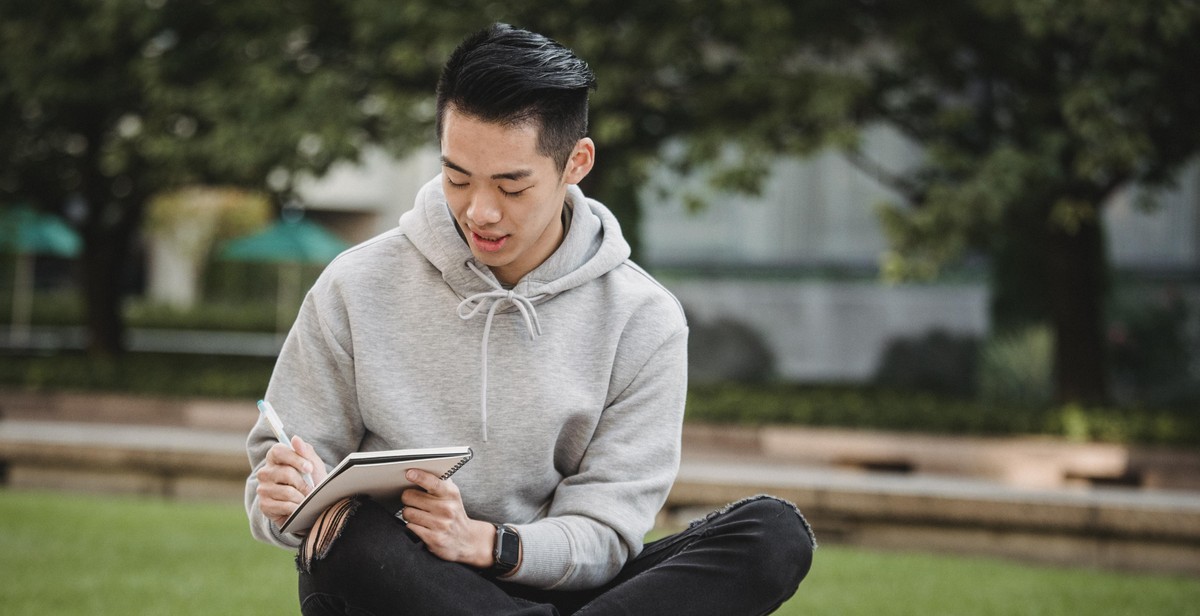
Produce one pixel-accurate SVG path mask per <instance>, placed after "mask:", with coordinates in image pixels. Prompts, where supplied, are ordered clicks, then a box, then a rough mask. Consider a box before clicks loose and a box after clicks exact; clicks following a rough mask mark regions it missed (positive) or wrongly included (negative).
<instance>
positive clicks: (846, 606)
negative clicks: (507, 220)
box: [0, 491, 1200, 616]
mask: <svg viewBox="0 0 1200 616" xmlns="http://www.w3.org/2000/svg"><path fill="white" fill-rule="evenodd" d="M0 572H2V575H0V605H3V606H4V608H3V610H4V613H5V614H15V615H23V614H65V615H69V614H173V615H174V614H184V615H186V614H288V613H295V612H296V611H297V602H296V594H295V572H294V569H293V566H292V559H291V555H290V554H288V553H287V552H285V551H283V550H279V549H276V548H272V547H268V546H265V545H262V544H259V543H257V542H255V541H254V540H252V539H251V538H250V536H249V532H248V530H247V526H246V522H245V518H244V516H243V513H242V510H241V508H240V507H239V506H238V505H236V504H211V503H207V504H197V503H181V502H168V501H162V500H148V499H139V498H123V497H96V496H79V495H66V494H55V493H39V492H22V491H16V492H14V491H0ZM1197 606H1200V580H1196V579H1188V578H1183V577H1173V576H1155V575H1133V574H1123V573H1121V574H1119V573H1111V572H1099V571H1091V570H1086V569H1064V568H1050V567H1037V566H1028V565H1022V564H1016V563H1011V562H1004V561H997V560H990V559H972V558H961V557H950V556H937V555H929V554H902V553H878V552H872V551H868V550H861V549H852V548H846V547H839V546H826V547H822V548H821V549H820V550H818V551H817V557H816V560H815V563H814V566H813V570H812V573H811V574H810V575H809V577H808V579H807V580H805V582H804V584H803V585H802V586H801V587H800V592H799V593H798V594H797V595H796V596H795V597H794V598H793V599H792V600H791V601H789V602H788V603H787V604H786V605H785V606H784V607H783V608H782V609H781V610H780V611H779V612H777V613H778V614H781V615H795V616H799V615H801V614H803V615H811V614H838V615H841V616H852V615H855V614H863V615H872V616H875V615H880V614H886V615H889V616H904V615H907V614H914V615H915V614H921V615H938V614H968V615H989V614H997V615H999V614H1005V615H1008V614H1013V615H1022V616H1025V615H1035V616H1042V615H1047V616H1048V615H1056V614H1062V615H1068V614H1070V615H1072V616H1073V615H1075V614H1089V616H1104V615H1110V614H1111V615H1117V614H1120V615H1131V616H1132V615H1138V616H1145V615H1151V614H1164V615H1166V614H1170V615H1182V614H1196V613H1198V612H1200V607H1197Z"/></svg>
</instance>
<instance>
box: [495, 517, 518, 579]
mask: <svg viewBox="0 0 1200 616" xmlns="http://www.w3.org/2000/svg"><path fill="white" fill-rule="evenodd" d="M520 550H521V538H520V537H518V536H517V534H516V533H515V532H513V531H512V530H509V529H508V528H505V527H503V526H498V527H496V554H495V557H496V568H498V569H504V570H506V571H507V570H510V569H512V568H513V567H516V566H517V560H518V559H519V558H520V554H521V551H520Z"/></svg>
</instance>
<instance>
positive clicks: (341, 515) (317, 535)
mask: <svg viewBox="0 0 1200 616" xmlns="http://www.w3.org/2000/svg"><path fill="white" fill-rule="evenodd" d="M361 502H362V501H361V500H359V499H357V498H354V497H350V498H344V499H342V500H340V501H338V502H336V503H334V504H332V505H330V506H329V508H328V509H326V510H325V511H323V512H322V513H321V515H320V517H318V518H317V522H316V523H315V524H313V527H312V529H310V530H309V531H308V537H306V538H305V539H304V544H303V545H301V546H300V552H299V553H298V554H297V555H296V568H297V569H299V570H300V571H301V572H302V573H312V564H313V562H314V561H317V560H321V559H323V558H325V556H326V555H328V554H329V549H330V548H331V547H333V543H334V542H335V541H337V538H338V537H339V536H341V534H342V529H343V528H345V526H346V521H347V520H348V519H349V518H350V516H352V515H354V512H355V510H357V509H358V506H359V505H360V504H361Z"/></svg>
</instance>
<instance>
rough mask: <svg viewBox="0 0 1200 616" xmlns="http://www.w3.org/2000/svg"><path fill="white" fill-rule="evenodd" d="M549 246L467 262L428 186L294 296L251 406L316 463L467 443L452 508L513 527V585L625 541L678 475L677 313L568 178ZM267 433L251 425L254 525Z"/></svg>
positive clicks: (286, 542)
mask: <svg viewBox="0 0 1200 616" xmlns="http://www.w3.org/2000/svg"><path fill="white" fill-rule="evenodd" d="M567 200H568V204H569V206H570V207H571V208H572V212H573V215H572V216H571V220H570V227H569V229H568V231H567V233H566V236H565V238H564V239H563V243H562V245H561V246H559V248H558V250H557V251H555V252H554V254H552V255H551V256H550V258H548V259H547V260H546V261H545V262H544V263H542V264H541V265H540V266H539V267H537V268H536V269H535V270H533V271H532V272H530V273H529V274H528V275H526V276H525V277H524V278H523V279H521V280H520V281H519V282H518V283H517V284H516V286H514V287H513V288H511V289H505V288H503V287H502V286H501V285H500V284H499V283H498V282H497V280H496V279H495V277H494V276H492V274H491V272H490V270H488V268H487V267H486V266H484V265H483V264H481V263H479V262H477V261H475V260H474V259H473V258H472V255H471V252H470V249H469V248H468V247H467V245H466V243H465V241H464V240H463V239H462V237H461V236H460V235H459V233H458V229H457V226H456V224H455V222H454V219H453V217H452V216H451V214H450V211H449V208H448V206H447V204H446V200H445V196H444V195H443V193H442V189H441V179H440V177H439V178H434V179H433V180H432V181H431V182H429V183H428V184H426V185H425V187H423V188H422V189H421V191H420V192H419V193H418V195H417V199H416V204H415V206H414V207H413V209H412V210H410V211H408V212H407V213H405V214H404V215H403V216H402V217H401V218H400V225H399V227H397V228H396V229H393V230H392V231H390V232H387V233H384V234H383V235H380V236H378V237H376V238H374V239H372V240H369V241H367V242H365V243H363V244H360V245H358V246H356V247H354V248H351V249H350V250H348V251H346V252H345V253H343V254H342V255H341V256H339V257H338V258H337V259H336V260H334V262H333V263H331V264H330V265H329V267H328V268H326V270H325V272H324V273H323V274H322V275H321V277H320V279H318V281H317V283H316V284H315V285H314V286H313V288H312V290H311V291H310V292H309V293H308V296H307V297H306V298H305V301H304V304H303V306H302V307H301V309H300V314H299V316H298V317H297V319H296V323H295V325H294V326H293V327H292V330H291V332H290V334H289V335H288V338H287V341H286V342H285V344H284V346H283V350H282V352H281V353H280V356H279V361H278V363H277V364H276V367H275V372H274V374H273V375H272V377H271V383H270V386H269V387H268V390H267V399H268V400H270V402H271V403H272V404H273V406H274V407H275V408H276V410H277V411H278V412H279V415H280V416H281V417H282V419H283V422H284V425H285V426H286V427H287V429H288V430H289V431H290V432H292V433H295V434H299V435H300V436H301V437H303V438H304V439H305V440H306V441H308V442H310V443H312V445H313V446H314V447H315V448H316V451H317V453H318V454H319V455H320V456H321V459H322V460H324V461H325V463H326V465H327V466H330V467H332V466H333V465H334V464H336V463H337V462H338V461H339V460H341V459H342V457H344V456H345V455H346V454H348V453H351V452H353V451H369V450H380V449H400V448H410V447H439V446H450V445H469V446H471V447H472V449H473V450H474V452H475V458H474V459H473V460H472V461H471V462H470V463H469V464H467V465H466V466H465V467H463V468H462V470H460V471H458V473H457V474H455V475H454V479H453V481H454V482H455V484H457V485H458V487H459V489H460V490H461V492H462V495H463V503H464V505H465V507H466V511H467V514H468V515H469V516H471V517H472V518H474V519H479V520H485V521H489V522H497V523H508V524H512V525H514V526H515V527H516V528H517V530H518V532H519V533H520V535H521V541H522V549H523V561H522V565H521V568H520V570H519V571H518V572H517V574H516V575H515V576H514V577H513V578H512V581H514V582H517V583H521V584H526V585H530V586H535V587H540V588H557V589H564V590H566V589H580V588H590V587H595V586H598V585H601V584H603V583H605V582H607V581H608V580H610V579H611V578H612V577H613V576H614V575H616V573H617V572H618V571H619V570H620V568H621V567H622V566H623V565H624V563H625V562H626V561H627V560H628V559H629V558H632V557H633V556H636V555H637V554H638V552H639V551H640V550H641V546H642V539H643V535H644V534H645V533H646V532H647V531H648V530H650V528H651V527H652V526H653V524H654V518H655V514H656V513H657V512H658V510H659V508H660V507H661V506H662V504H663V502H664V501H665V499H666V495H667V492H668V490H669V489H670V486H671V483H672V482H673V481H674V478H675V473H676V472H677V470H678V467H679V434H680V426H681V424H682V420H683V408H684V397H685V392H686V387H687V332H688V330H687V324H686V322H685V320H684V315H683V310H682V309H681V307H680V306H679V303H678V302H677V301H676V300H675V298H674V297H673V296H672V295H671V294H670V293H669V292H668V291H667V290H666V289H664V288H663V287H662V286H661V285H659V284H658V283H657V282H656V281H655V280H654V279H653V278H651V277H650V276H649V275H648V274H647V273H646V272H645V271H643V270H642V269H641V268H639V267H638V266H637V265H635V264H634V263H633V262H632V261H630V260H629V258H628V257H629V245H628V244H627V243H626V242H625V240H624V239H623V238H622V237H621V230H620V227H619V226H618V224H617V221H616V219H615V218H614V217H613V215H612V214H611V213H610V212H609V211H608V210H607V209H606V208H605V207H604V206H603V205H601V204H600V203H598V202H596V201H594V200H591V199H587V198H585V197H584V196H583V193H582V192H580V191H579V189H578V188H576V187H574V186H571V187H570V188H569V191H568V193H567ZM274 442H275V440H274V438H273V437H272V435H271V431H270V429H269V428H268V427H267V426H266V425H265V422H263V421H260V422H259V423H258V425H256V426H255V427H254V429H253V430H252V431H251V433H250V436H249V440H248V443H247V448H248V452H249V456H250V464H251V467H252V468H253V470H252V472H251V475H250V478H249V479H248V481H247V485H246V510H247V512H248V515H249V516H250V526H251V531H252V533H253V534H254V536H255V537H256V538H258V539H260V540H262V541H266V542H269V543H273V544H276V545H280V546H286V547H295V546H297V545H299V543H300V540H301V539H300V537H298V536H295V535H281V534H280V533H279V530H278V528H277V527H275V526H274V525H273V524H272V523H271V522H270V521H269V520H267V519H266V518H265V516H263V515H262V513H261V512H260V511H259V509H258V504H257V497H256V495H255V488H256V487H257V483H258V482H257V480H256V479H255V477H254V472H255V471H257V470H258V468H259V467H260V466H261V465H262V464H263V458H264V456H265V455H266V451H267V449H269V448H270V446H271V445H272V444H274Z"/></svg>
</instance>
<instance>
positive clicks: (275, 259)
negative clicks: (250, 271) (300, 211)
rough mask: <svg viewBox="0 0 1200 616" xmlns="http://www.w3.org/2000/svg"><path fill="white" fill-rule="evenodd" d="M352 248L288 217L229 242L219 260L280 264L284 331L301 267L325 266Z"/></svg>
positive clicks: (278, 324)
mask: <svg viewBox="0 0 1200 616" xmlns="http://www.w3.org/2000/svg"><path fill="white" fill-rule="evenodd" d="M349 247H350V245H349V244H347V243H346V242H344V241H342V240H341V239H340V238H338V237H337V236H336V235H334V234H332V233H330V232H329V231H328V230H326V229H325V228H324V227H322V226H321V225H319V224H317V223H315V222H311V221H308V220H305V219H304V218H301V217H298V216H287V215H285V216H284V217H283V218H281V219H280V220H278V221H277V222H275V223H274V224H272V225H271V226H269V227H267V228H266V229H264V230H262V231H259V232H258V233H255V234H253V235H247V236H245V237H240V238H237V239H233V240H230V241H228V242H226V243H225V245H224V246H222V247H221V250H220V251H219V252H218V254H217V257H218V258H219V259H224V260H228V261H248V262H255V263H276V264H278V265H279V290H278V303H277V309H276V313H275V322H276V327H277V328H278V329H279V331H281V332H282V331H284V329H285V326H286V324H287V321H288V299H289V298H294V297H297V296H298V295H299V294H300V266H301V265H305V264H307V265H325V264H327V263H329V262H330V261H332V260H333V258H334V257H336V256H338V254H340V253H341V252H342V251H343V250H345V249H347V248H349Z"/></svg>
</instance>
